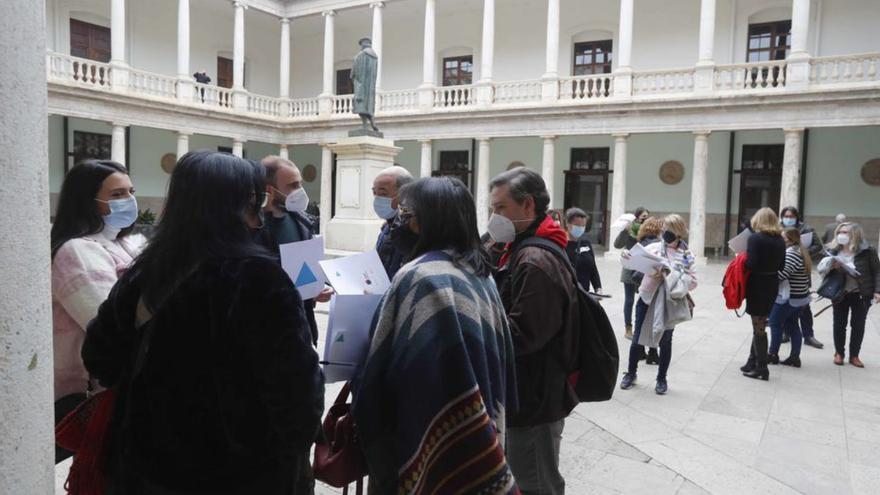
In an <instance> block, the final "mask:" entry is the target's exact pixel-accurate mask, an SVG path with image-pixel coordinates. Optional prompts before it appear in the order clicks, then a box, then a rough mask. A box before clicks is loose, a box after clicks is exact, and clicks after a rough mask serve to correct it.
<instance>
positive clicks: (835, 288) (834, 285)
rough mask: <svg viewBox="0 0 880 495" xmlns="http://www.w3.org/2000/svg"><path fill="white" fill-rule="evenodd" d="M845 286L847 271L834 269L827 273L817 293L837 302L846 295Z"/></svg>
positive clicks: (834, 302)
mask: <svg viewBox="0 0 880 495" xmlns="http://www.w3.org/2000/svg"><path fill="white" fill-rule="evenodd" d="M845 288H846V272H844V271H843V270H840V269H834V270H831V271H830V272H828V273H827V274H825V277H824V278H823V279H822V285H820V286H819V290H817V291H816V294H819V295H820V296H822V297H824V298H825V299H828V300H829V301H831V303H832V304H837V303H839V302H840V301H842V300H843V298H844V296H846V289H845Z"/></svg>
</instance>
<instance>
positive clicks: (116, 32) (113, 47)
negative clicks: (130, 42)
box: [110, 0, 127, 66]
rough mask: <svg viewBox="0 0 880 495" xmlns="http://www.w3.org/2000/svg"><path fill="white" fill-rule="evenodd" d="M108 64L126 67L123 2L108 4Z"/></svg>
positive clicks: (114, 1)
mask: <svg viewBox="0 0 880 495" xmlns="http://www.w3.org/2000/svg"><path fill="white" fill-rule="evenodd" d="M110 63H112V64H113V65H122V66H125V65H127V64H126V62H125V0H111V2H110Z"/></svg>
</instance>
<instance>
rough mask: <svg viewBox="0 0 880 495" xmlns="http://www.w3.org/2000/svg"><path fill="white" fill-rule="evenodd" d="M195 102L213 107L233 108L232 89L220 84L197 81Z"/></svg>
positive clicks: (194, 95)
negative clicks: (212, 84) (213, 84)
mask: <svg viewBox="0 0 880 495" xmlns="http://www.w3.org/2000/svg"><path fill="white" fill-rule="evenodd" d="M193 102H194V103H196V104H200V105H206V106H211V107H221V108H231V107H232V90H231V89H229V88H223V87H220V86H210V85H207V84H201V83H195V88H194V89H193Z"/></svg>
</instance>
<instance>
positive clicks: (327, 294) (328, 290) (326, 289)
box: [315, 287, 333, 303]
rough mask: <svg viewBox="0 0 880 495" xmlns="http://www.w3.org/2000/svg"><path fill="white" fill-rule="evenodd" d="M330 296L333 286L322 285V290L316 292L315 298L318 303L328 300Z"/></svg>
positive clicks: (331, 295)
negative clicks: (318, 292)
mask: <svg viewBox="0 0 880 495" xmlns="http://www.w3.org/2000/svg"><path fill="white" fill-rule="evenodd" d="M331 297H333V288H331V287H324V290H322V291H321V293H320V294H318V295H317V297H315V300H316V301H318V302H319V303H325V302H327V301H329V300H330V298H331Z"/></svg>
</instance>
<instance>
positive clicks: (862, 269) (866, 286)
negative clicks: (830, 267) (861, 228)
mask: <svg viewBox="0 0 880 495" xmlns="http://www.w3.org/2000/svg"><path fill="white" fill-rule="evenodd" d="M839 252H840V250H839V249H829V250H828V253H829V254H830V255H831V256H836V255H837V254H838V253H839ZM853 264H855V265H856V271H858V272H859V276H858V277H855V279H856V282H858V284H859V294H861V295H863V296H865V297H873V296H874V294H880V259H878V258H877V250H876V249H874V248H873V247H871V246H870V245H869V244H868V243H867V242H866V241H864V240H863V241H862V244H861V245H860V246H859V250H858V252H857V253H856V255H855V257H854V258H853Z"/></svg>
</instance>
